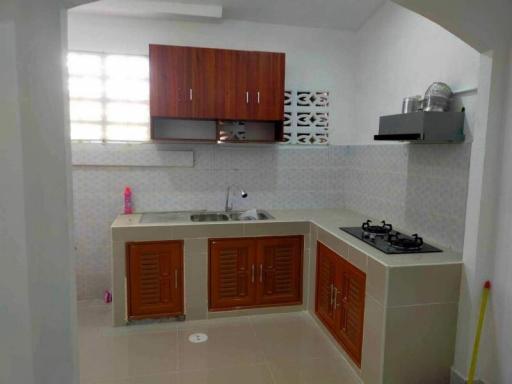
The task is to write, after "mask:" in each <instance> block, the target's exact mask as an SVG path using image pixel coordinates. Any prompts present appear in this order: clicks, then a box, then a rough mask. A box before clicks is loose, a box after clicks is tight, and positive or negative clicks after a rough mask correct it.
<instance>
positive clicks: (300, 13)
mask: <svg viewBox="0 0 512 384" xmlns="http://www.w3.org/2000/svg"><path fill="white" fill-rule="evenodd" d="M135 1H136V2H138V3H139V2H140V3H141V4H140V5H141V7H139V6H137V7H133V3H134V2H135ZM385 1H386V0H177V2H174V3H178V2H179V3H181V4H194V5H200V4H205V5H210V6H211V5H217V6H222V8H223V17H224V18H227V19H236V20H247V21H257V22H262V23H271V24H284V25H296V26H303V27H319V28H333V29H349V30H356V29H358V28H359V27H360V26H361V24H363V23H364V22H365V20H366V19H367V18H368V17H369V16H370V15H371V14H372V13H373V12H374V11H375V10H376V9H377V8H378V7H379V6H380V5H381V4H382V3H384V2H385ZM159 2H162V3H172V2H171V1H170V0H159ZM150 3H153V4H155V1H150V2H148V1H146V0H115V1H112V0H102V1H98V2H95V3H92V4H89V5H86V6H84V7H83V9H82V11H84V12H94V13H108V14H116V13H117V14H120V15H123V14H124V15H126V14H131V15H132V16H133V9H140V8H143V7H144V5H146V6H147V7H148V11H149V8H153V10H154V7H153V6H151V7H150V6H149V5H150ZM107 5H108V6H107ZM168 5H170V4H168ZM127 8H129V11H127ZM156 8H160V7H156ZM149 14H151V16H157V17H158V14H156V13H155V12H147V13H146V14H144V15H143V14H141V16H147V15H149ZM161 16H162V17H166V15H161Z"/></svg>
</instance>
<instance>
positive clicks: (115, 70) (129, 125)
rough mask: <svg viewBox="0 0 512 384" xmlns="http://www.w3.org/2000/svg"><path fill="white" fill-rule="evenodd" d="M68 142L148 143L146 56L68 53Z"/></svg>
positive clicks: (147, 66) (147, 75) (147, 73)
mask: <svg viewBox="0 0 512 384" xmlns="http://www.w3.org/2000/svg"><path fill="white" fill-rule="evenodd" d="M68 74H69V79H68V85H69V98H70V106H69V108H70V123H71V140H83V141H132V142H133V141H149V139H150V132H149V59H148V57H147V56H133V55H113V54H102V53H85V52H70V53H69V54H68Z"/></svg>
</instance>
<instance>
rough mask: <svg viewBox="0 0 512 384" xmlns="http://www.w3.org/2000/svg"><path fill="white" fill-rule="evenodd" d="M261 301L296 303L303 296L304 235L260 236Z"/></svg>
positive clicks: (263, 302)
mask: <svg viewBox="0 0 512 384" xmlns="http://www.w3.org/2000/svg"><path fill="white" fill-rule="evenodd" d="M257 250H258V263H257V268H258V271H257V274H258V277H257V280H258V289H257V295H256V303H257V304H285V303H286V304H294V303H297V304H298V303H300V302H301V300H302V237H300V236H295V237H278V238H266V239H261V240H257Z"/></svg>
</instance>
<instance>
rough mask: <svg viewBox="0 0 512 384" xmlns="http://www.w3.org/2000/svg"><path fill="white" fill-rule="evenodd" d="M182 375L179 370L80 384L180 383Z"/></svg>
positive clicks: (81, 381)
mask: <svg viewBox="0 0 512 384" xmlns="http://www.w3.org/2000/svg"><path fill="white" fill-rule="evenodd" d="M180 383H181V382H180V377H179V375H178V373H177V372H172V373H163V374H158V375H146V376H136V377H130V378H126V379H113V380H106V381H105V380H103V381H87V380H85V381H84V380H83V379H81V380H80V384H180Z"/></svg>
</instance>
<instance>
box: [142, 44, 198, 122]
mask: <svg viewBox="0 0 512 384" xmlns="http://www.w3.org/2000/svg"><path fill="white" fill-rule="evenodd" d="M192 52H193V50H192V49H191V48H188V47H175V46H164V45H150V46H149V63H150V81H149V83H150V86H149V88H150V113H151V117H174V118H189V117H191V116H192V100H193V96H194V95H193V93H194V91H193V89H192V73H193V65H192V63H193V55H192Z"/></svg>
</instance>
